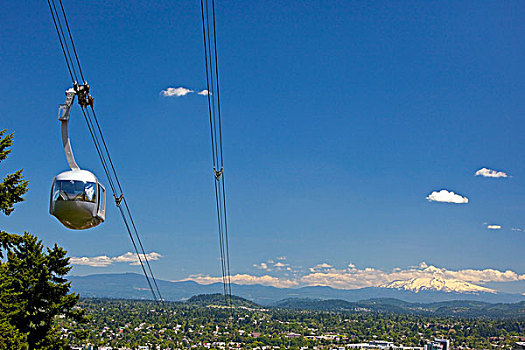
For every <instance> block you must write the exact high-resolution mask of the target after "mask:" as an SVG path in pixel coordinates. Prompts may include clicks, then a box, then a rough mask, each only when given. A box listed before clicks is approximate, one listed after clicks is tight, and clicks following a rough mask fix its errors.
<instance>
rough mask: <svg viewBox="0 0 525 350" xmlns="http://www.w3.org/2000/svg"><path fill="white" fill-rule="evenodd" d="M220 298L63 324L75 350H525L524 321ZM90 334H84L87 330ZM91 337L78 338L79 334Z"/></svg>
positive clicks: (133, 305) (111, 303)
mask: <svg viewBox="0 0 525 350" xmlns="http://www.w3.org/2000/svg"><path fill="white" fill-rule="evenodd" d="M221 300H222V301H223V299H222V296H221V295H217V294H215V295H200V296H197V297H193V298H191V299H190V300H188V302H185V303H165V304H164V305H163V306H162V307H161V308H159V307H158V305H155V304H154V303H153V302H151V301H134V300H114V299H84V300H82V301H81V306H82V307H84V308H86V310H87V312H88V315H89V316H90V317H91V319H92V320H91V321H90V323H89V324H85V325H80V324H75V323H68V322H67V321H66V320H65V319H64V320H62V321H61V322H59V324H58V325H59V326H60V329H61V333H62V336H63V337H64V338H67V339H68V340H69V341H70V342H71V344H72V345H73V346H72V349H73V350H117V349H118V350H128V349H132V350H165V349H221V350H226V349H251V350H278V349H293V350H305V349H319V350H320V349H329V350H348V349H370V350H374V349H376V350H390V349H392V350H450V349H524V348H525V346H524V345H525V319H524V318H523V317H518V318H486V317H478V318H461V317H455V316H450V317H443V316H438V317H434V316H421V315H406V314H395V313H391V312H389V313H378V312H369V311H363V310H360V311H348V310H341V311H318V310H304V309H303V310H301V309H289V308H288V309H287V308H261V307H258V306H257V305H254V304H253V303H251V302H250V301H248V300H245V299H242V298H236V299H235V300H234V302H235V303H234V304H235V307H234V308H233V309H229V308H227V307H225V306H224V305H221V304H220V302H221ZM86 331H87V332H86ZM79 332H80V333H82V332H86V333H85V334H84V335H85V337H84V338H82V339H80V338H77V337H76V335H77V334H79Z"/></svg>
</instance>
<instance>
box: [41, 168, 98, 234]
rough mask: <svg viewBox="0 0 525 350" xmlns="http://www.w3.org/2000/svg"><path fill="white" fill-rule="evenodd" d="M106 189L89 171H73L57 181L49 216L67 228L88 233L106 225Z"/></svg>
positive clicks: (54, 182) (58, 176) (57, 178)
mask: <svg viewBox="0 0 525 350" xmlns="http://www.w3.org/2000/svg"><path fill="white" fill-rule="evenodd" d="M105 211H106V196H105V189H104V186H102V185H101V184H100V183H99V182H98V180H97V178H96V177H95V175H93V174H92V173H91V172H89V171H87V170H80V169H78V170H70V171H65V172H63V173H60V174H58V175H57V176H55V178H54V179H53V185H52V187H51V200H50V205H49V213H50V214H51V215H53V216H54V217H56V218H57V219H58V220H59V221H60V222H61V223H62V224H63V225H64V226H66V227H67V228H70V229H73V230H84V229H88V228H91V227H95V226H97V225H98V224H100V223H102V222H104V219H105Z"/></svg>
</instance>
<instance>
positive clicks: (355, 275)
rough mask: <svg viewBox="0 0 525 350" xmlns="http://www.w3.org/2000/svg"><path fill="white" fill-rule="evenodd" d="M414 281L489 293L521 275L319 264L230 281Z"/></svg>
mask: <svg viewBox="0 0 525 350" xmlns="http://www.w3.org/2000/svg"><path fill="white" fill-rule="evenodd" d="M286 270H288V268H286V269H285V271H286ZM276 272H277V271H276ZM290 276H292V277H290ZM415 279H417V280H418V281H423V284H425V283H434V282H436V281H438V282H439V283H445V284H446V285H454V286H459V288H463V290H465V291H468V290H471V291H476V290H477V291H492V290H489V289H488V288H486V287H481V286H480V285H485V284H486V283H488V282H513V281H525V274H523V275H519V274H517V273H516V272H514V271H512V270H506V271H500V270H495V269H460V270H449V269H446V268H439V267H436V266H433V265H429V264H427V263H425V262H421V263H420V264H419V265H417V266H410V267H407V268H400V267H396V268H394V269H392V270H390V271H385V270H382V269H377V268H373V267H365V268H362V269H360V268H358V267H356V266H355V265H354V264H349V265H348V267H346V268H343V269H338V268H335V267H334V266H332V265H330V264H328V263H319V264H317V265H315V266H313V267H311V268H309V269H308V270H307V272H306V273H305V274H304V273H303V274H296V273H293V274H289V275H286V274H285V275H284V276H281V277H277V276H271V275H269V274H266V275H263V276H256V275H251V274H246V273H245V274H237V275H233V276H231V281H232V282H233V283H237V284H262V285H268V286H273V287H278V288H289V287H300V286H318V285H321V286H330V287H333V288H339V289H356V288H363V287H380V286H386V285H389V284H392V283H394V282H402V281H411V280H415ZM187 280H191V281H195V282H198V283H201V284H211V283H222V277H214V276H209V275H203V274H198V275H190V276H189V277H188V278H186V279H183V280H182V281H187Z"/></svg>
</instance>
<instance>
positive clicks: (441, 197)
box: [427, 190, 468, 204]
mask: <svg viewBox="0 0 525 350" xmlns="http://www.w3.org/2000/svg"><path fill="white" fill-rule="evenodd" d="M427 199H428V201H429V202H442V203H456V204H465V203H468V198H467V197H463V196H461V195H459V194H456V193H454V192H452V191H447V190H441V191H439V192H437V191H434V192H432V193H431V194H429V195H428V197H427Z"/></svg>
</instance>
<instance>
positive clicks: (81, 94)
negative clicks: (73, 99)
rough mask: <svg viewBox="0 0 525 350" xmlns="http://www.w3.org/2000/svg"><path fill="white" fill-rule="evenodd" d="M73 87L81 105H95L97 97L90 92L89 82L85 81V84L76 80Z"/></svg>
mask: <svg viewBox="0 0 525 350" xmlns="http://www.w3.org/2000/svg"><path fill="white" fill-rule="evenodd" d="M73 89H74V90H75V92H76V94H77V96H78V104H79V105H80V107H82V108H85V107H87V106H91V107H93V103H94V102H95V99H94V98H93V96H91V95H90V94H89V84H88V83H87V82H86V81H84V84H83V85H79V84H78V83H77V82H76V81H75V82H74V83H73Z"/></svg>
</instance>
